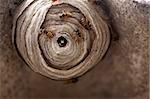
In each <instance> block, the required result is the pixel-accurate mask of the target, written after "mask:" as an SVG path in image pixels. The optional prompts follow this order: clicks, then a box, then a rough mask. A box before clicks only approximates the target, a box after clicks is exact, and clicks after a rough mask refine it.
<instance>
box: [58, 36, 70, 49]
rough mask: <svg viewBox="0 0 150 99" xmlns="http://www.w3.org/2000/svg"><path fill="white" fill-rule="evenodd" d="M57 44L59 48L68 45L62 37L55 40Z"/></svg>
mask: <svg viewBox="0 0 150 99" xmlns="http://www.w3.org/2000/svg"><path fill="white" fill-rule="evenodd" d="M57 43H58V45H59V46H60V47H65V46H66V45H67V43H68V41H67V40H66V38H64V37H63V36H60V37H59V38H58V39H57Z"/></svg>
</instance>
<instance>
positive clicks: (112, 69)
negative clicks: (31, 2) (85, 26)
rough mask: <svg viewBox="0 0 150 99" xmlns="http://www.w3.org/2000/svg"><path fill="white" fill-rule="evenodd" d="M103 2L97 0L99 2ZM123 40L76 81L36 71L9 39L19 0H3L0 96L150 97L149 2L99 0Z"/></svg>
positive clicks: (0, 6)
mask: <svg viewBox="0 0 150 99" xmlns="http://www.w3.org/2000/svg"><path fill="white" fill-rule="evenodd" d="M97 1H99V0H97ZM101 1H102V2H105V4H106V5H105V7H106V9H105V10H106V11H107V13H108V15H109V17H110V18H112V20H111V21H112V25H113V29H114V31H115V32H116V33H117V34H118V35H119V39H118V40H117V39H114V40H112V41H111V45H110V48H109V50H108V52H107V54H106V56H105V57H104V59H103V61H102V62H101V63H99V64H97V66H96V67H95V68H94V69H92V70H91V71H89V72H88V73H87V74H85V75H84V76H82V77H81V78H79V81H78V82H77V83H72V84H66V83H65V82H57V81H53V80H51V79H49V78H46V77H44V76H41V75H39V74H37V73H34V72H33V71H32V70H31V69H30V68H29V67H27V66H26V64H25V63H24V62H23V61H22V60H21V59H20V57H19V56H18V54H17V53H16V51H15V49H14V48H13V45H12V43H11V36H12V32H11V29H12V18H13V13H14V10H13V9H14V8H16V4H17V3H18V2H19V0H0V99H44V98H45V99H54V98H58V99H64V98H69V99H73V98H79V99H80V98H81V99H88V98H89V99H95V98H97V99H148V84H149V81H148V78H149V64H150V63H149V60H150V59H149V53H150V49H149V37H150V31H149V28H150V27H149V21H150V20H149V18H150V12H149V11H150V5H149V4H141V3H138V2H134V1H133V0H101Z"/></svg>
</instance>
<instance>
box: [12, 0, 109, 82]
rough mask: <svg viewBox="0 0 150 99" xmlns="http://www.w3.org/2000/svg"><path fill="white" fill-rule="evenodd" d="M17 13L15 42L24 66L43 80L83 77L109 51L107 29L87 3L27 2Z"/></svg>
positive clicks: (71, 0)
mask: <svg viewBox="0 0 150 99" xmlns="http://www.w3.org/2000/svg"><path fill="white" fill-rule="evenodd" d="M17 10H18V12H17V13H16V16H15V18H14V28H13V42H14V44H15V46H16V49H17V50H18V52H19V53H20V55H21V56H22V58H23V59H24V60H25V62H26V63H27V64H28V65H29V66H30V67H31V68H32V69H33V70H34V71H36V72H38V73H40V74H42V75H44V76H47V77H50V78H52V79H56V80H66V79H71V78H76V77H78V76H81V75H82V74H84V73H85V72H87V71H88V70H89V69H91V68H92V67H93V66H94V65H96V64H97V63H98V62H99V61H100V60H101V59H102V57H103V56H104V54H105V52H106V51H107V49H108V46H109V42H110V35H109V28H108V25H107V23H106V21H105V20H103V18H102V16H103V15H101V13H99V12H97V11H96V10H95V8H94V6H93V5H92V4H91V3H90V2H89V1H88V0H25V1H24V2H23V3H22V5H21V6H20V7H19V8H18V9H17Z"/></svg>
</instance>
